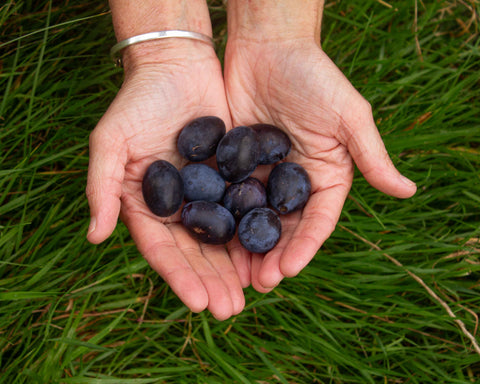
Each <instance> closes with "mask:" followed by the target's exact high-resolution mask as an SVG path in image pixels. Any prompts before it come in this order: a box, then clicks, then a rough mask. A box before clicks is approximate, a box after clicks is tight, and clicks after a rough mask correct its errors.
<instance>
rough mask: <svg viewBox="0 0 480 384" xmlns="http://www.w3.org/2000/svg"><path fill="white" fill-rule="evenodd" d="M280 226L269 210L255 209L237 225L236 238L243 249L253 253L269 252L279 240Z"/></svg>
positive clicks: (275, 216) (278, 220)
mask: <svg viewBox="0 0 480 384" xmlns="http://www.w3.org/2000/svg"><path fill="white" fill-rule="evenodd" d="M281 232H282V224H281V223H280V218H279V217H278V215H277V214H276V213H275V212H274V211H273V210H271V209H270V208H255V209H253V210H251V211H250V212H248V213H247V214H246V215H245V216H244V217H243V218H242V220H240V224H239V225H238V238H239V240H240V243H241V244H242V245H243V247H244V248H246V249H247V250H249V251H250V252H254V253H266V252H268V251H270V250H271V249H272V248H273V247H275V245H277V243H278V241H279V240H280V235H281Z"/></svg>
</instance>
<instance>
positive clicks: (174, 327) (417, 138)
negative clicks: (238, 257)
mask: <svg viewBox="0 0 480 384" xmlns="http://www.w3.org/2000/svg"><path fill="white" fill-rule="evenodd" d="M209 3H210V9H211V15H212V20H213V24H214V30H215V36H216V39H217V45H218V53H219V56H220V57H221V56H222V53H223V49H224V44H225V41H226V20H225V19H226V14H225V7H224V5H223V4H222V3H221V2H220V1H210V2H209ZM479 12H480V5H479V2H478V1H477V0H436V1H433V0H432V1H422V0H418V1H417V0H415V1H413V0H412V1H393V0H385V1H383V0H349V1H339V0H337V1H335V0H330V1H327V3H326V7H325V17H324V23H323V31H322V39H323V47H324V49H325V51H326V52H327V53H328V54H329V55H330V56H331V57H332V59H333V60H334V61H335V62H336V63H337V65H338V66H339V67H340V68H341V69H342V70H343V71H344V73H345V74H346V75H347V76H348V77H349V79H350V80H351V81H352V82H353V84H354V85H355V86H356V87H357V88H358V89H359V90H360V91H361V92H362V94H363V95H364V96H365V97H366V98H367V99H368V100H369V101H370V102H371V104H372V105H373V108H374V114H375V118H376V120H377V123H378V127H379V130H380V131H381V133H382V135H383V138H384V141H385V143H386V146H387V148H388V150H389V152H390V153H391V155H392V158H393V160H394V162H395V164H397V166H398V167H399V169H400V170H401V171H402V172H404V173H405V174H406V175H407V176H408V177H410V178H412V179H413V180H415V181H416V182H417V185H418V187H419V190H418V193H417V194H416V196H414V197H413V198H411V199H409V200H405V201H403V200H398V199H394V198H390V197H387V196H385V195H383V194H381V193H380V192H377V191H375V190H374V189H373V188H371V187H370V186H368V184H367V183H366V182H365V181H364V180H363V179H362V177H361V176H360V175H358V174H357V175H356V177H355V181H354V187H353V188H352V191H351V194H350V196H349V199H348V200H347V202H346V205H345V208H344V210H343V214H342V216H341V219H340V222H339V225H338V226H337V229H336V231H335V232H334V233H333V235H332V236H331V238H330V239H329V240H328V241H327V243H326V244H325V246H324V247H323V248H322V249H321V250H320V251H319V253H318V255H317V256H316V258H315V259H314V260H313V261H312V263H311V264H310V265H309V266H308V267H307V268H306V269H305V270H304V271H303V272H302V273H301V274H300V275H299V276H298V277H296V278H294V279H288V280H285V281H284V282H282V284H281V285H280V286H279V287H278V288H277V289H275V290H274V291H273V292H272V293H269V294H266V295H262V294H259V293H256V292H255V291H253V290H252V289H251V288H249V289H246V290H245V294H246V300H247V306H246V309H245V310H244V311H243V313H241V314H240V315H238V316H236V317H234V318H232V319H230V320H228V321H225V322H218V321H216V320H215V319H213V318H212V317H211V316H210V315H209V314H208V313H201V314H192V313H190V312H189V311H188V310H187V309H186V308H185V307H184V306H183V305H182V303H181V302H180V301H179V300H178V299H177V298H176V297H175V295H174V294H173V293H172V292H171V291H170V289H169V288H168V286H166V285H165V283H164V282H163V281H162V280H161V279H160V278H159V277H158V276H157V275H156V274H155V273H154V272H152V271H151V270H150V268H149V267H148V266H147V264H146V262H145V261H144V260H143V259H142V257H141V256H140V255H139V254H138V252H137V250H136V248H135V245H134V244H133V243H132V241H131V239H130V237H129V235H128V231H126V229H125V228H124V226H123V225H122V224H121V223H120V224H119V225H118V227H117V229H116V230H115V232H114V234H113V235H112V236H111V237H110V238H109V239H108V240H107V241H106V242H105V243H103V244H101V245H99V246H93V245H90V244H89V243H88V242H87V241H86V240H85V234H86V229H87V225H88V205H87V202H86V198H85V195H84V190H85V183H86V171H87V166H88V135H89V133H90V131H91V130H92V129H93V127H94V126H95V124H96V122H97V121H98V120H99V118H100V117H101V116H102V114H103V112H104V111H105V110H106V108H107V106H108V105H109V103H110V101H111V100H112V99H113V97H114V96H115V93H116V91H117V90H118V88H119V86H120V84H121V81H122V72H121V71H120V70H118V69H116V68H114V67H113V66H112V65H111V62H110V59H109V57H108V50H109V48H110V46H111V45H112V44H113V43H114V41H115V39H114V35H113V31H112V27H111V21H110V15H109V13H108V8H107V5H106V4H105V3H103V2H94V1H88V0H87V1H83V2H73V1H65V2H61V1H50V2H49V1H46V0H43V1H40V0H38V1H35V0H17V1H8V0H7V1H6V2H4V3H3V5H1V6H0V36H1V40H0V41H1V42H0V161H1V167H0V301H1V302H0V383H9V384H10V383H39V384H45V383H95V384H96V383H99V384H104V383H105V384H106V383H125V384H128V383H226V382H235V383H422V384H424V383H478V382H480V351H478V350H476V349H475V343H478V341H475V339H474V337H477V336H478V322H479V321H478V313H479V308H480V297H479V287H480V284H479V277H480V259H479V252H480V242H479V234H480V209H479V206H480V180H479V165H480V156H479V154H480V147H479V144H480V91H479V90H480V61H479V58H480V42H479V40H480V39H479V21H480V20H479ZM449 311H450V312H449ZM477 340H478V339H477Z"/></svg>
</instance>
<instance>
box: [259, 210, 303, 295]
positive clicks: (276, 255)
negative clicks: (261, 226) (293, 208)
mask: <svg viewBox="0 0 480 384" xmlns="http://www.w3.org/2000/svg"><path fill="white" fill-rule="evenodd" d="M300 218H301V213H300V212H292V213H291V214H289V215H286V216H282V217H281V220H282V235H281V237H280V241H279V242H278V244H277V245H276V246H275V247H274V248H273V249H272V250H271V251H270V252H268V253H267V254H266V255H265V257H264V259H263V263H262V265H261V267H260V270H259V271H258V277H257V280H258V282H259V283H260V285H261V286H262V287H263V288H265V289H273V288H274V287H276V286H277V285H278V284H280V282H281V281H282V280H283V278H284V277H285V276H284V275H283V273H282V271H281V270H280V260H281V256H282V254H283V253H284V251H285V248H286V247H287V245H288V244H289V242H290V240H291V239H292V237H293V234H294V233H295V230H296V228H297V226H298V223H299V221H300Z"/></svg>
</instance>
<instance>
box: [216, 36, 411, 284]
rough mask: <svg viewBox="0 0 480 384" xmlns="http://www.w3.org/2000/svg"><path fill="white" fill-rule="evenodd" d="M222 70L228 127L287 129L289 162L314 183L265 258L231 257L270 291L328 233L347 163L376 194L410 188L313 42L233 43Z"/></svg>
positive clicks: (359, 102)
mask: <svg viewBox="0 0 480 384" xmlns="http://www.w3.org/2000/svg"><path fill="white" fill-rule="evenodd" d="M282 44H283V46H282ZM225 63H226V64H225V65H226V68H225V85H226V89H227V98H228V102H229V106H230V113H231V116H232V121H233V124H234V125H245V124H252V123H255V122H265V123H272V124H274V125H277V126H279V127H281V128H282V129H284V130H286V131H287V133H288V134H289V136H290V138H291V140H292V144H293V146H292V152H291V154H290V155H289V158H288V159H289V160H291V161H294V162H297V163H299V164H301V165H302V166H303V167H304V168H305V169H306V170H307V172H308V173H309V175H310V178H311V182H312V196H311V197H310V199H309V202H308V203H307V206H306V207H305V209H304V210H303V212H302V213H299V212H296V213H292V214H289V215H286V216H283V217H282V218H281V219H282V228H283V230H282V239H281V241H280V243H279V244H278V245H277V246H276V247H275V248H274V249H273V250H272V251H271V252H270V253H268V254H267V255H265V257H264V258H263V257H260V256H258V255H251V257H252V259H251V265H247V264H246V263H245V260H246V259H247V257H246V255H245V252H244V251H241V249H240V248H239V247H235V248H233V249H232V250H231V255H232V259H233V260H234V262H235V264H236V267H237V270H238V271H242V272H241V273H243V275H245V274H248V273H250V274H251V280H252V284H253V285H254V286H255V287H256V289H257V290H260V291H268V290H269V289H271V288H272V287H274V286H276V285H277V284H278V283H279V282H280V280H281V279H282V278H283V277H284V276H294V275H296V274H297V273H298V272H300V271H301V270H302V269H303V268H304V267H305V266H306V265H307V264H308V262H309V261H310V260H311V259H312V257H313V256H314V255H315V253H316V252H317V250H318V249H319V247H320V246H321V245H322V244H323V242H324V241H325V240H326V239H327V238H328V237H329V236H330V234H331V233H332V231H333V230H334V228H335V225H336V223H337V221H338V218H339V216H340V213H341V209H342V207H343V204H344V201H345V199H346V197H347V195H348V191H349V190H350V187H351V184H352V179H353V169H354V168H353V161H352V157H353V160H355V163H356V164H357V166H358V167H359V169H360V170H361V171H362V173H363V174H364V176H365V177H366V178H367V180H368V181H369V182H370V183H371V184H372V185H373V186H375V187H376V188H377V189H380V190H382V191H384V192H386V193H389V194H392V195H395V196H398V197H408V196H410V195H411V194H412V192H414V188H415V187H414V186H412V185H410V186H408V184H407V183H405V181H403V182H402V181H401V176H400V175H399V173H398V171H396V169H395V168H394V166H393V164H392V163H391V161H390V159H389V157H388V154H387V152H386V150H385V148H384V146H383V142H382V140H381V138H380V136H379V134H378V131H377V130H376V127H375V124H374V121H373V117H372V112H371V109H370V106H369V104H368V103H367V102H366V100H365V99H364V98H363V97H362V96H361V95H360V94H359V93H358V92H357V91H356V90H355V89H354V88H353V86H352V85H351V84H350V82H349V81H348V80H347V79H346V78H345V77H344V76H343V74H342V73H341V71H340V70H339V69H338V68H337V67H336V66H335V65H334V64H333V63H332V61H331V60H330V59H329V58H328V57H327V55H326V54H325V53H324V52H323V51H322V50H321V49H319V48H318V46H317V45H315V44H314V43H306V44H305V43H304V44H301V43H299V44H297V42H293V43H280V44H278V43H274V44H270V45H269V44H262V45H261V46H260V45H255V44H254V43H253V44H252V43H249V44H248V45H243V44H242V43H238V42H237V44H231V45H230V46H229V47H227V52H226V60H225ZM245 68H248V71H245ZM243 278H245V277H243Z"/></svg>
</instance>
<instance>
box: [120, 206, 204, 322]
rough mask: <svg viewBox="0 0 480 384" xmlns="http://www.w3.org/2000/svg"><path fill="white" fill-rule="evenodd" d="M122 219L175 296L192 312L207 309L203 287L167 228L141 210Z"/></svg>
mask: <svg viewBox="0 0 480 384" xmlns="http://www.w3.org/2000/svg"><path fill="white" fill-rule="evenodd" d="M122 219H123V221H124V222H125V225H127V227H128V229H129V231H130V234H131V236H132V238H133V240H134V242H135V244H136V245H137V248H138V250H139V252H140V253H141V254H142V255H143V257H144V258H145V260H147V262H148V263H149V264H150V266H151V267H152V268H153V269H154V270H155V271H156V272H157V273H158V274H159V275H160V276H161V277H162V278H163V279H164V280H165V282H166V283H167V284H168V285H169V286H170V288H171V289H172V290H173V292H174V293H175V294H176V295H177V296H178V298H179V299H180V300H181V301H182V302H183V303H184V304H185V305H186V306H187V307H188V308H190V310H192V311H193V312H201V311H203V310H204V309H205V308H207V306H208V293H207V291H206V289H205V286H204V284H203V282H202V281H201V279H200V278H199V276H198V274H197V273H196V272H195V271H194V270H193V269H192V267H191V265H190V263H189V262H188V261H187V259H186V258H185V255H184V254H183V253H182V251H181V250H180V248H179V247H178V245H177V240H176V239H175V237H174V236H173V235H172V233H171V232H170V230H169V228H167V227H166V226H165V225H164V224H162V223H160V222H159V221H157V220H155V219H154V218H151V217H149V216H146V215H143V214H141V213H137V214H130V215H128V216H126V217H125V215H124V217H123V218H122ZM174 225H175V224H172V226H174Z"/></svg>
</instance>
